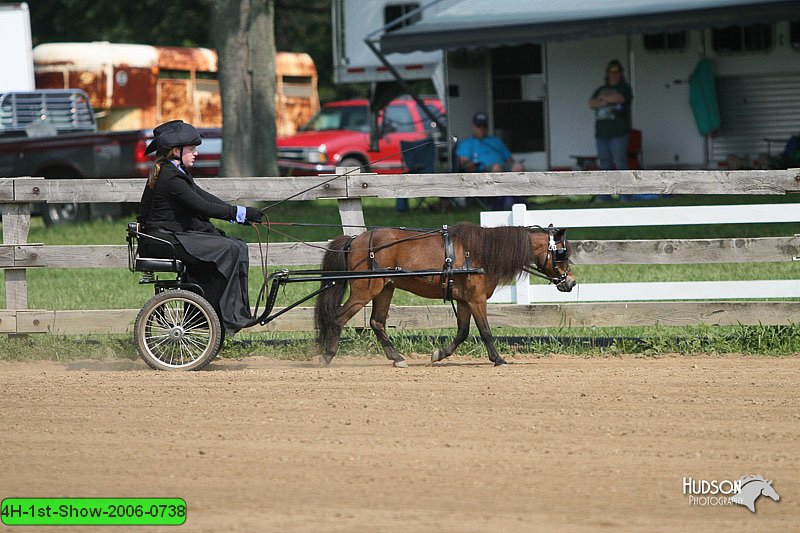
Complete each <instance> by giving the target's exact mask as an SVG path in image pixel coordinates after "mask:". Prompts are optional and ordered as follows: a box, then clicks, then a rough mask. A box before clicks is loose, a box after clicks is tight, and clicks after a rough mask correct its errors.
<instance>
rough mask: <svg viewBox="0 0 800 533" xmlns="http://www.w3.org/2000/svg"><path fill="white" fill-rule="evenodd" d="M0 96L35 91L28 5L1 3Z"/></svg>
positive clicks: (23, 3)
mask: <svg viewBox="0 0 800 533" xmlns="http://www.w3.org/2000/svg"><path fill="white" fill-rule="evenodd" d="M0 50H2V51H3V59H2V63H1V64H2V68H0V93H4V92H9V91H32V90H33V89H35V88H36V86H35V84H34V81H33V47H32V42H31V17H30V12H29V11H28V4H26V3H25V2H22V3H19V4H0Z"/></svg>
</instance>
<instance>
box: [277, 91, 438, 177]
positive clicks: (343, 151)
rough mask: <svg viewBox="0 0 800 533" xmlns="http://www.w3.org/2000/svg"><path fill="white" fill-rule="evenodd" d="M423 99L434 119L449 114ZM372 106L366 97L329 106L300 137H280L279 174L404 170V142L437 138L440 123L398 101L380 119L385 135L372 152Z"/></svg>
mask: <svg viewBox="0 0 800 533" xmlns="http://www.w3.org/2000/svg"><path fill="white" fill-rule="evenodd" d="M422 101H423V103H424V104H425V106H426V107H427V108H428V109H429V110H430V111H431V113H432V114H433V115H434V116H435V117H440V119H441V120H444V117H445V110H444V106H443V105H442V103H441V101H440V100H438V99H436V98H423V99H422ZM368 108H369V102H368V101H367V100H366V99H355V100H346V101H341V102H331V103H329V104H326V105H324V106H323V107H322V110H321V111H320V112H319V113H317V114H316V115H315V116H314V118H312V119H311V120H310V121H309V122H308V124H306V125H305V126H303V127H302V128H300V131H299V132H298V133H296V134H295V135H292V136H289V137H281V138H279V139H278V140H277V145H278V166H279V167H280V171H281V174H282V175H287V176H292V175H306V176H307V175H315V174H330V173H333V172H334V171H335V169H336V167H367V168H365V169H364V171H365V172H377V173H378V174H400V173H402V172H404V171H406V169H405V167H404V166H403V161H402V157H401V154H400V141H413V140H419V139H423V138H425V137H428V136H435V134H436V124H435V123H434V122H433V121H432V120H431V118H430V117H429V116H428V115H427V114H426V113H425V112H424V111H423V110H422V109H420V108H419V106H418V105H417V103H416V102H415V101H414V100H413V99H412V98H411V97H408V96H404V97H400V98H397V99H395V100H393V101H392V102H390V103H389V105H387V106H386V108H385V109H384V110H383V111H382V112H381V114H380V115H379V116H378V128H379V130H380V131H381V133H382V135H381V136H380V138H379V140H378V151H370V149H369V148H370V139H369V118H368V117H369V115H368ZM441 120H440V122H441Z"/></svg>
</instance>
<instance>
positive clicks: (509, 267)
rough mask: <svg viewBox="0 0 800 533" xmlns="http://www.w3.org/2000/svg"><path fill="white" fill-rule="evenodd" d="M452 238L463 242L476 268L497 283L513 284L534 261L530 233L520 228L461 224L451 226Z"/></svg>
mask: <svg viewBox="0 0 800 533" xmlns="http://www.w3.org/2000/svg"><path fill="white" fill-rule="evenodd" d="M450 234H451V235H452V236H453V239H455V240H457V241H460V242H461V243H462V246H463V247H464V251H466V252H469V254H470V258H471V259H472V260H473V263H474V264H475V265H476V266H479V267H483V268H484V269H485V270H486V276H487V278H488V279H489V280H491V281H493V282H494V283H511V282H513V281H514V279H516V277H517V276H519V274H520V273H521V272H522V269H523V267H526V266H528V265H530V264H531V263H533V262H534V252H533V249H532V248H531V243H530V238H529V235H530V233H529V230H527V229H526V228H522V227H519V226H503V227H499V228H482V227H481V226H476V225H475V224H469V223H461V224H455V225H453V226H450Z"/></svg>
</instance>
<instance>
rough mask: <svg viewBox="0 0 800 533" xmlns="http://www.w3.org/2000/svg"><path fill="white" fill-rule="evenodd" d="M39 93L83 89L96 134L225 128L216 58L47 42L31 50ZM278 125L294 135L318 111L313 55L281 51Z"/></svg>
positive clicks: (174, 50) (199, 52) (195, 52)
mask: <svg viewBox="0 0 800 533" xmlns="http://www.w3.org/2000/svg"><path fill="white" fill-rule="evenodd" d="M33 61H34V74H35V78H36V87H37V88H38V89H64V88H73V89H82V90H84V91H86V93H87V94H88V95H89V97H90V99H91V103H92V106H93V107H94V109H95V110H96V111H97V113H98V115H97V124H98V128H100V129H104V130H136V129H146V128H152V127H153V126H154V125H156V124H159V123H161V122H165V121H167V120H172V119H176V118H179V119H182V120H185V121H187V122H191V123H192V124H194V125H196V126H197V127H204V128H218V127H222V100H221V98H220V93H219V81H218V78H217V63H218V59H217V53H216V52H215V51H214V50H211V49H208V48H181V47H172V46H149V45H140V44H114V43H109V42H92V43H47V44H40V45H39V46H37V47H36V48H34V49H33ZM275 66H276V71H277V80H276V93H275V122H276V126H277V131H278V136H285V135H292V134H293V133H295V132H296V131H297V129H298V128H299V127H300V126H302V125H303V124H305V123H306V122H308V120H309V119H310V118H311V117H312V116H313V115H314V114H315V113H316V112H317V111H319V94H318V92H317V69H316V66H315V65H314V61H313V60H312V59H311V57H310V56H309V55H308V54H304V53H291V52H278V54H277V57H276V65H275Z"/></svg>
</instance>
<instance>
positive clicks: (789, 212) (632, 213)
mask: <svg viewBox="0 0 800 533" xmlns="http://www.w3.org/2000/svg"><path fill="white" fill-rule="evenodd" d="M797 221H800V204H750V205H724V206H723V205H710V206H675V207H621V208H610V209H539V210H533V211H528V210H527V209H526V208H525V205H523V204H517V205H514V206H513V207H512V210H511V211H490V212H483V213H481V225H482V226H486V227H497V226H543V227H544V226H547V225H548V224H553V225H554V226H556V227H559V228H567V229H569V228H607V227H630V226H680V225H707V224H748V223H774V222H797ZM568 234H569V232H568ZM649 262H651V257H647V258H643V261H642V263H649ZM753 298H800V280H747V281H672V282H646V283H633V282H631V283H579V284H578V285H576V287H575V289H574V290H573V291H572V292H569V293H563V292H558V291H555V290H553V288H552V287H551V286H549V285H542V284H536V285H531V283H530V276H528V275H527V274H525V275H524V276H521V277H520V278H519V279H518V280H517V282H516V284H515V285H506V286H502V287H499V288H498V289H497V290H496V291H495V293H494V295H493V296H492V298H491V299H490V300H489V301H490V302H491V303H516V304H531V303H554V302H625V301H653V300H725V299H753Z"/></svg>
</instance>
